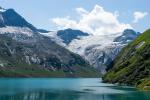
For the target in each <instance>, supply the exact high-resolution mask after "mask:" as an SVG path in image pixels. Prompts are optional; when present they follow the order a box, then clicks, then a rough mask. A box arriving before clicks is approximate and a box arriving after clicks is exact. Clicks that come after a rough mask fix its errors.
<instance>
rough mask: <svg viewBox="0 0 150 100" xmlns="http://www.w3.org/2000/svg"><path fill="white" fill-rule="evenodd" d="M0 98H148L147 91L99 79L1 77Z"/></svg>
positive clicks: (21, 99) (73, 99) (80, 99)
mask: <svg viewBox="0 0 150 100" xmlns="http://www.w3.org/2000/svg"><path fill="white" fill-rule="evenodd" d="M0 100H150V92H140V91H138V90H136V89H135V88H133V87H127V86H116V85H112V84H106V83H102V80H101V79H100V78H1V79H0Z"/></svg>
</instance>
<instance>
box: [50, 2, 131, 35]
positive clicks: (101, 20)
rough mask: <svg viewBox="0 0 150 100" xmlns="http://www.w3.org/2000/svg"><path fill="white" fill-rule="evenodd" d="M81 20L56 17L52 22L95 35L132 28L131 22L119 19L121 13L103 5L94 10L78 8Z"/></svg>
mask: <svg viewBox="0 0 150 100" xmlns="http://www.w3.org/2000/svg"><path fill="white" fill-rule="evenodd" d="M76 11H77V13H78V14H79V15H80V20H79V21H76V20H72V19H71V18H69V17H65V18H54V19H52V22H53V23H54V24H55V25H56V26H58V27H59V28H60V27H61V28H65V29H66V28H72V29H79V30H82V31H84V32H88V33H91V34H93V35H109V34H116V33H120V32H122V31H123V30H124V29H127V28H132V27H131V25H130V24H125V23H121V22H120V21H119V20H118V16H119V13H118V12H117V11H115V12H114V13H111V12H108V11H105V10H104V9H103V7H101V6H99V5H96V6H95V7H94V8H93V10H91V11H87V10H85V9H84V8H81V7H80V8H77V9H76Z"/></svg>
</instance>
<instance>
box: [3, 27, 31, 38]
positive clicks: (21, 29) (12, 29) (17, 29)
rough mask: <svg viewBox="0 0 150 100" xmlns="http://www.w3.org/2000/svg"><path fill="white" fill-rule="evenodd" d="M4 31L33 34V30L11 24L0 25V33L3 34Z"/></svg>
mask: <svg viewBox="0 0 150 100" xmlns="http://www.w3.org/2000/svg"><path fill="white" fill-rule="evenodd" d="M5 33H15V34H24V35H27V36H32V35H33V31H32V30H31V29H30V28H27V27H12V26H6V27H1V28H0V34H5Z"/></svg>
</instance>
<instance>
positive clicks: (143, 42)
mask: <svg viewBox="0 0 150 100" xmlns="http://www.w3.org/2000/svg"><path fill="white" fill-rule="evenodd" d="M144 44H145V41H142V42H140V43H139V44H138V45H137V46H136V49H139V48H140V47H142V46H143V45H144Z"/></svg>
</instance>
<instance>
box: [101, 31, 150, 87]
mask: <svg viewBox="0 0 150 100" xmlns="http://www.w3.org/2000/svg"><path fill="white" fill-rule="evenodd" d="M103 79H104V82H110V83H119V84H127V85H133V86H137V87H138V88H140V89H142V90H150V87H149V86H150V29H149V30H147V31H145V32H144V33H143V34H141V35H140V36H139V37H137V39H136V40H134V41H133V42H131V43H130V44H129V45H127V46H126V47H125V48H123V49H122V50H121V52H120V53H119V55H118V56H117V58H116V59H115V60H114V61H113V64H112V68H111V69H110V70H109V71H108V73H107V74H106V75H105V76H104V78H103Z"/></svg>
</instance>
